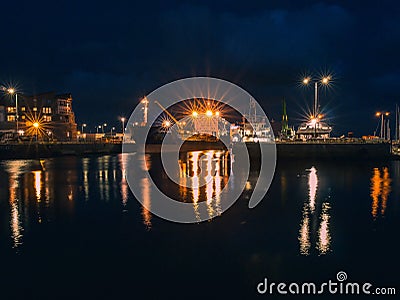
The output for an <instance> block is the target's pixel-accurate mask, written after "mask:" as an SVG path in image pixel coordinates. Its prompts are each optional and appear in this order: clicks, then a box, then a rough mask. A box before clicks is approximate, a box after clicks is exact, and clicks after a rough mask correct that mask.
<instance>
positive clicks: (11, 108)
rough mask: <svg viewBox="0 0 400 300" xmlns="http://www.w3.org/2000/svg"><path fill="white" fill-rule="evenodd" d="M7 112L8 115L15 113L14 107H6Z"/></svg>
mask: <svg viewBox="0 0 400 300" xmlns="http://www.w3.org/2000/svg"><path fill="white" fill-rule="evenodd" d="M7 112H8V113H15V107H14V106H9V107H7Z"/></svg>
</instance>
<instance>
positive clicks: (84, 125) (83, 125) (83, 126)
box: [81, 124, 87, 134]
mask: <svg viewBox="0 0 400 300" xmlns="http://www.w3.org/2000/svg"><path fill="white" fill-rule="evenodd" d="M86 126H87V125H86V124H82V130H81V132H82V134H83V133H84V132H83V129H84V128H85V127H86Z"/></svg>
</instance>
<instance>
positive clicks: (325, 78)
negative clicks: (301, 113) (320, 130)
mask: <svg viewBox="0 0 400 300" xmlns="http://www.w3.org/2000/svg"><path fill="white" fill-rule="evenodd" d="M331 80H332V77H331V76H330V75H327V76H323V77H322V78H320V79H317V80H314V79H313V78H312V77H311V76H307V77H304V78H303V80H302V83H303V85H309V84H310V83H312V82H314V107H313V112H312V113H313V115H312V116H311V124H313V125H314V134H315V137H317V123H318V121H319V118H318V116H319V115H320V114H319V109H318V85H319V84H320V85H325V86H328V85H329V83H330V81H331Z"/></svg>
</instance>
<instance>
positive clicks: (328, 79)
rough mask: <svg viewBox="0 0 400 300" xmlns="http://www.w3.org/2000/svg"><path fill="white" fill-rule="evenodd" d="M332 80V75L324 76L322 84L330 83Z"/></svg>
mask: <svg viewBox="0 0 400 300" xmlns="http://www.w3.org/2000/svg"><path fill="white" fill-rule="evenodd" d="M330 80H331V76H325V77H322V79H321V82H322V84H328V83H329V81H330Z"/></svg>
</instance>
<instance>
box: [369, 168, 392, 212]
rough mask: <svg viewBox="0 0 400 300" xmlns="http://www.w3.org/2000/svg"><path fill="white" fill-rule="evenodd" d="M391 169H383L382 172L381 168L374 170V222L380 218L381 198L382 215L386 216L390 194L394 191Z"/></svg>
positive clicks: (372, 209) (371, 193) (372, 181)
mask: <svg viewBox="0 0 400 300" xmlns="http://www.w3.org/2000/svg"><path fill="white" fill-rule="evenodd" d="M391 182H392V180H391V179H390V174H389V169H388V168H387V167H383V168H382V171H380V170H379V168H374V169H373V171H372V177H371V191H370V196H371V199H372V205H371V206H372V207H371V214H372V217H373V219H374V220H376V218H377V217H378V211H379V197H380V198H381V209H380V213H381V215H382V216H384V215H385V212H386V207H387V200H388V198H389V195H390V192H391V191H392V188H391Z"/></svg>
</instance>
